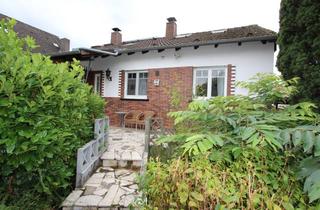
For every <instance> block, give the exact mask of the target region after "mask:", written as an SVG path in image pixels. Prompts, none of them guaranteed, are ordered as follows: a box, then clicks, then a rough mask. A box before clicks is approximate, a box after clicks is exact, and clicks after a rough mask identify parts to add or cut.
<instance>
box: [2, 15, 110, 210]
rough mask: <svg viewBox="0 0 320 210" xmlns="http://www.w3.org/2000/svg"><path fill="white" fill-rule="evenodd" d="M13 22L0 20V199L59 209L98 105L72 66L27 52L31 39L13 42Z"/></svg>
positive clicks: (98, 112) (99, 112)
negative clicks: (58, 206) (53, 206)
mask: <svg viewBox="0 0 320 210" xmlns="http://www.w3.org/2000/svg"><path fill="white" fill-rule="evenodd" d="M14 24H15V22H14V21H9V22H5V21H4V20H2V21H1V22H0V194H1V196H0V197H1V199H2V202H4V203H5V204H8V205H11V204H15V203H19V202H20V201H23V200H24V199H25V200H28V202H25V203H24V205H23V206H24V209H37V208H40V207H39V203H40V202H42V201H45V202H46V203H47V204H48V205H49V206H50V205H59V202H60V199H61V197H62V196H64V195H65V194H66V193H68V191H69V190H70V189H71V188H72V186H71V183H72V181H73V179H72V178H73V176H74V172H75V161H76V158H75V154H76V150H77V148H79V147H80V146H81V145H83V144H84V143H85V141H87V140H89V139H90V138H91V137H92V136H91V135H92V134H91V133H92V124H93V119H95V118H96V117H99V116H100V115H102V114H103V106H104V102H103V100H102V99H100V98H99V96H97V95H94V94H92V93H91V90H90V87H89V86H88V85H86V84H84V83H83V82H82V78H83V69H82V68H81V67H80V65H79V63H78V62H74V63H72V64H68V63H62V64H54V63H52V61H51V60H50V58H49V57H46V56H43V55H40V54H33V53H31V49H32V48H33V47H34V46H35V43H34V41H33V40H32V39H31V38H30V37H27V38H25V39H19V38H17V35H16V34H15V32H14V31H13V25H14ZM26 196H27V197H26ZM27 198H28V199H27ZM32 200H33V201H34V202H32Z"/></svg>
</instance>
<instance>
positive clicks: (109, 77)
mask: <svg viewBox="0 0 320 210" xmlns="http://www.w3.org/2000/svg"><path fill="white" fill-rule="evenodd" d="M106 77H107V80H109V81H112V77H111V71H110V69H109V68H108V69H107V70H106Z"/></svg>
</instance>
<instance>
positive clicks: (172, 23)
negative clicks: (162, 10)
mask: <svg viewBox="0 0 320 210" xmlns="http://www.w3.org/2000/svg"><path fill="white" fill-rule="evenodd" d="M167 20H168V22H167V27H166V38H168V39H173V38H175V37H176V36H177V24H176V21H177V20H176V18H175V17H169V18H167Z"/></svg>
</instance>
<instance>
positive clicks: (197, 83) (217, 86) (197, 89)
mask: <svg viewBox="0 0 320 210" xmlns="http://www.w3.org/2000/svg"><path fill="white" fill-rule="evenodd" d="M225 93H226V68H225V67H223V66H221V67H206V68H196V69H195V70H194V81H193V94H194V95H195V96H196V97H198V98H211V97H214V96H224V95H225Z"/></svg>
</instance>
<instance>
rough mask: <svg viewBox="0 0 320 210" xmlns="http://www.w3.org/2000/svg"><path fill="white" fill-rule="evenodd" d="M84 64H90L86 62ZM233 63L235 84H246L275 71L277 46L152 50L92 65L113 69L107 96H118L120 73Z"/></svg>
mask: <svg viewBox="0 0 320 210" xmlns="http://www.w3.org/2000/svg"><path fill="white" fill-rule="evenodd" d="M83 64H84V65H87V63H85V62H83ZM228 64H232V65H233V66H236V81H245V80H248V79H249V78H251V77H252V76H254V75H255V74H256V73H259V72H269V73H272V72H273V68H274V43H266V44H262V43H261V42H260V41H257V42H244V43H242V45H241V46H238V44H237V43H230V44H220V45H219V46H218V47H217V48H215V47H214V46H213V45H210V46H200V47H199V48H198V49H194V48H193V47H187V48H181V50H179V51H175V49H166V50H164V51H163V52H160V53H158V51H157V50H151V51H149V52H148V53H145V54H142V53H141V52H137V53H135V54H133V55H127V54H122V55H121V56H118V57H113V56H109V57H106V58H97V59H95V61H94V62H93V63H92V64H91V65H92V69H94V70H106V69H107V68H109V69H110V70H111V76H112V81H107V80H106V79H105V78H104V79H105V81H104V97H119V96H118V88H119V87H118V85H119V81H118V77H119V71H120V70H126V71H129V70H147V69H152V68H167V67H184V66H192V67H202V66H219V65H228ZM235 93H236V94H246V90H243V89H240V88H237V87H236V89H235Z"/></svg>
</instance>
